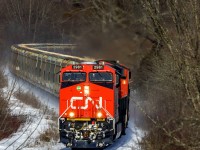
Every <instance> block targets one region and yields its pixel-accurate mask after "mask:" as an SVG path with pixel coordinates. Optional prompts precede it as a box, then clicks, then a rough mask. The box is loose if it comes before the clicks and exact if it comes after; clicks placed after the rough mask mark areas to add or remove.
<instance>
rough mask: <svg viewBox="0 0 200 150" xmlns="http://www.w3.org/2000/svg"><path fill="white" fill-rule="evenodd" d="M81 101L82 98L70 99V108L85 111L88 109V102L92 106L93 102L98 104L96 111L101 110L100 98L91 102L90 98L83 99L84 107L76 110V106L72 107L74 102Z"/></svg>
mask: <svg viewBox="0 0 200 150" xmlns="http://www.w3.org/2000/svg"><path fill="white" fill-rule="evenodd" d="M82 100H83V97H72V98H71V99H70V107H71V108H72V109H87V108H88V102H89V101H90V102H91V103H92V104H93V105H94V102H95V101H96V102H98V104H96V106H95V107H96V109H100V108H102V97H99V99H97V100H95V101H94V100H93V99H92V98H91V97H87V98H86V99H85V105H84V106H79V107H78V108H76V106H74V102H75V101H82Z"/></svg>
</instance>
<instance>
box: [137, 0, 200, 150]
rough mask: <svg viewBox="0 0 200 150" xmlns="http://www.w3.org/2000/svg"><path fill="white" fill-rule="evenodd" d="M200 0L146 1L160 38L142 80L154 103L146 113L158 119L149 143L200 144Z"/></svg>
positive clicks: (165, 145) (154, 120) (160, 145)
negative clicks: (145, 75) (145, 76)
mask: <svg viewBox="0 0 200 150" xmlns="http://www.w3.org/2000/svg"><path fill="white" fill-rule="evenodd" d="M199 5H200V3H199V1H197V0H191V1H179V0H178V1H176V0H167V1H159V0H156V1H153V0H148V1H141V6H142V8H143V17H144V18H145V20H146V21H145V22H143V23H144V24H145V25H146V26H147V29H148V31H149V33H150V34H151V35H152V37H153V38H154V39H156V41H157V42H156V43H157V45H155V47H154V48H153V50H152V54H153V57H151V58H150V59H148V60H149V62H150V63H152V64H151V66H149V67H146V68H149V69H148V70H146V71H147V72H148V75H147V78H146V79H145V80H143V81H145V82H146V83H145V85H146V93H147V96H146V98H147V99H148V100H149V102H148V103H150V105H149V106H150V107H149V108H148V111H147V110H144V113H145V115H146V116H148V118H150V120H151V122H152V123H153V129H152V132H150V133H149V134H148V135H147V136H145V138H144V141H143V142H144V143H145V144H144V148H145V149H170V150H173V149H180V150H182V149H183V150H186V149H187V150H194V149H199V148H200V143H199V141H200V139H199V135H198V134H199V131H200V126H199V121H200V120H199V118H200V88H199V81H200V69H199V60H200V58H199V52H200V49H199V35H200V32H199V25H200V24H199V12H200V9H199ZM156 47H158V48H156ZM147 64H148V63H147ZM143 73H144V71H143ZM147 87H148V88H147ZM147 89H148V90H147ZM149 93H150V95H148V94H149Z"/></svg>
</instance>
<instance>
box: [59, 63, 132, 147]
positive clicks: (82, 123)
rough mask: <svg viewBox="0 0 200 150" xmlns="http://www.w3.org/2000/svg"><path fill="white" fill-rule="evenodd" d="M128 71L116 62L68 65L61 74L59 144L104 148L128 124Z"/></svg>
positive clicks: (119, 134) (122, 131)
mask: <svg viewBox="0 0 200 150" xmlns="http://www.w3.org/2000/svg"><path fill="white" fill-rule="evenodd" d="M130 78H131V72H130V69H128V68H127V67H125V66H124V65H122V64H120V63H119V62H117V61H108V60H98V61H94V62H83V63H76V64H70V65H68V66H66V67H64V68H62V69H61V71H60V92H59V97H60V98H59V99H60V100H59V101H60V109H59V113H60V117H59V132H60V141H61V142H62V143H64V144H65V145H66V147H71V148H72V149H77V148H104V147H106V146H108V145H110V144H112V143H113V141H114V140H115V139H117V138H119V137H120V136H121V135H125V130H126V127H127V125H128V120H129V101H130V98H129V97H130V88H129V80H130Z"/></svg>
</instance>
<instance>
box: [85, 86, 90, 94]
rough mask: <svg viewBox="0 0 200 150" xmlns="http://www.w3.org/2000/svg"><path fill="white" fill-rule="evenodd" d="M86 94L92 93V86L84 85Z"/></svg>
mask: <svg viewBox="0 0 200 150" xmlns="http://www.w3.org/2000/svg"><path fill="white" fill-rule="evenodd" d="M84 94H85V95H89V94H90V88H89V86H84Z"/></svg>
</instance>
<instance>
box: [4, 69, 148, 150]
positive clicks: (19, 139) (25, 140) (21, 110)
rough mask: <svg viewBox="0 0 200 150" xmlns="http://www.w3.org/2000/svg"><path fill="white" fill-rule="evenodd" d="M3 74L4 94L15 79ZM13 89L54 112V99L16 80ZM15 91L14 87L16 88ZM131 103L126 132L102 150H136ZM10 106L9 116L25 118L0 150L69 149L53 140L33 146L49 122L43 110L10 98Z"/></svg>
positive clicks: (137, 138)
mask: <svg viewBox="0 0 200 150" xmlns="http://www.w3.org/2000/svg"><path fill="white" fill-rule="evenodd" d="M6 73H7V75H8V78H9V88H8V87H7V88H5V89H4V91H5V95H6V93H8V92H9V91H10V90H11V87H12V86H13V85H12V84H13V81H14V80H13V79H15V77H14V76H13V75H12V74H11V73H10V72H9V70H8V69H6ZM16 85H17V87H21V88H22V89H23V90H24V91H27V90H29V91H32V92H33V93H34V95H35V96H36V97H38V99H39V100H40V101H41V102H42V103H43V104H45V105H48V107H49V109H53V110H52V111H56V113H58V109H59V103H58V98H56V97H55V96H53V95H51V94H49V93H47V92H45V91H43V90H41V89H39V88H37V87H35V86H33V85H31V84H29V83H27V82H25V81H23V80H21V79H17V84H16ZM16 89H17V88H16ZM133 105H134V104H133V103H132V102H131V103H130V121H129V127H128V128H127V130H126V135H125V136H122V137H121V138H120V139H117V140H116V141H115V142H114V143H113V144H112V145H111V146H109V147H107V148H106V150H122V149H123V150H132V149H135V150H137V149H139V146H138V144H137V143H138V141H140V140H141V137H142V136H143V134H144V133H143V131H142V130H141V129H139V128H138V127H136V126H135V125H134V116H133V114H134V112H133V109H131V108H132V107H133ZM10 107H11V110H12V113H13V114H15V115H25V116H28V118H27V120H26V122H25V124H24V125H22V126H21V127H20V128H19V129H18V131H16V133H14V134H12V135H11V136H10V137H9V138H7V139H3V140H2V141H0V150H4V149H5V150H16V149H23V150H58V149H60V150H69V149H67V148H65V146H64V145H63V144H61V143H58V142H57V141H52V142H48V143H40V144H39V145H37V146H35V147H33V145H34V144H33V143H35V142H36V141H37V139H38V136H39V135H40V134H41V133H42V132H44V131H45V130H46V129H48V127H49V123H50V122H51V121H52V120H49V119H48V118H49V117H47V115H46V114H44V110H38V109H35V108H32V107H30V106H28V105H25V104H23V103H21V102H20V101H19V100H18V99H16V98H15V97H14V96H11V101H10Z"/></svg>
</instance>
